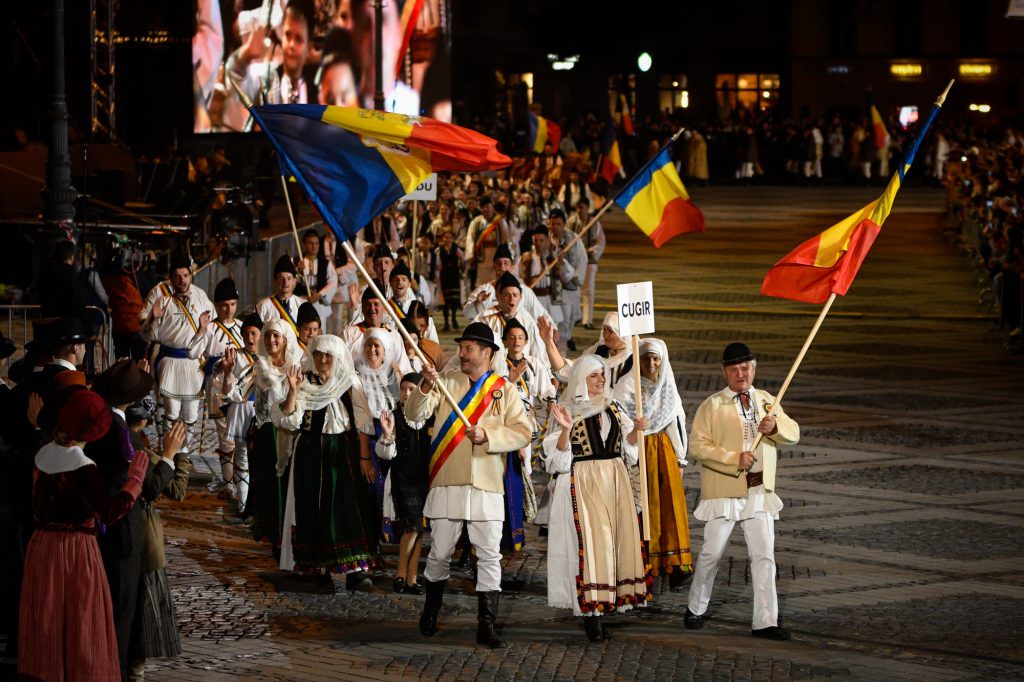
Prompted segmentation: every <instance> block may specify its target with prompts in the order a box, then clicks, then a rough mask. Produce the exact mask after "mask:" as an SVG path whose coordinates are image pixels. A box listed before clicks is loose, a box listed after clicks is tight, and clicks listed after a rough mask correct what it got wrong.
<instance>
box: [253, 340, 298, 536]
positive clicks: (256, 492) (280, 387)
mask: <svg viewBox="0 0 1024 682" xmlns="http://www.w3.org/2000/svg"><path fill="white" fill-rule="evenodd" d="M286 325H287V322H284V321H283V320H271V321H269V322H267V323H265V324H264V325H263V331H262V333H261V335H260V349H259V354H258V355H257V356H256V391H255V403H254V406H255V415H254V416H253V420H252V427H251V429H250V433H251V436H250V441H251V443H252V452H251V453H250V455H249V497H248V499H247V500H246V503H245V515H246V516H251V517H252V534H253V537H255V538H256V539H257V540H265V541H268V542H270V543H271V545H272V546H273V548H274V553H275V555H276V554H277V552H278V551H279V550H280V548H281V516H282V515H283V514H284V485H285V482H286V480H287V479H283V478H281V474H282V473H283V468H284V465H285V463H286V462H287V457H288V455H289V454H290V453H291V446H292V435H291V434H290V433H288V432H287V431H284V430H281V429H278V428H277V426H276V425H275V424H274V422H273V412H274V407H275V406H277V405H279V404H280V403H281V401H283V400H284V399H285V396H287V395H288V371H289V370H290V369H292V368H293V367H296V366H298V364H299V361H300V360H301V359H302V350H301V349H300V348H299V345H298V342H296V340H295V336H294V335H293V334H292V332H291V331H290V330H289V329H288V327H287V326H286ZM279 455H280V456H279Z"/></svg>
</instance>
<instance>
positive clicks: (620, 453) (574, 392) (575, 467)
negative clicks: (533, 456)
mask: <svg viewBox="0 0 1024 682" xmlns="http://www.w3.org/2000/svg"><path fill="white" fill-rule="evenodd" d="M603 370H604V361H603V360H601V358H599V357H597V356H595V355H585V356H583V357H581V358H579V359H578V360H577V361H576V363H575V364H574V365H573V368H572V373H571V375H570V377H569V384H568V386H567V387H566V390H565V392H564V393H563V394H562V398H561V400H560V404H561V405H562V406H564V407H565V408H566V409H567V410H568V411H569V414H570V415H571V416H572V427H571V432H570V434H571V435H570V438H569V447H568V448H567V449H565V450H561V449H559V448H558V439H559V436H560V435H561V431H562V427H561V425H559V424H557V422H554V420H552V426H551V427H549V432H548V435H547V436H546V437H545V438H544V455H543V457H544V465H545V468H546V469H547V471H548V473H551V474H557V479H556V482H555V492H554V496H553V500H552V505H551V519H550V524H549V527H548V604H549V605H550V606H554V607H556V608H567V609H570V608H571V609H572V610H573V613H574V614H576V615H577V616H580V615H584V616H598V615H602V614H606V613H611V612H615V611H624V610H628V609H630V608H633V607H634V606H643V605H644V604H645V603H646V601H647V600H648V599H649V595H648V590H647V577H646V574H645V569H644V556H643V544H642V542H641V540H640V526H639V523H638V522H637V516H636V505H635V502H634V499H633V490H632V486H631V485H630V482H629V473H628V471H627V466H632V465H633V464H635V463H636V461H637V450H636V446H635V445H630V444H629V441H628V438H627V436H628V435H629V433H631V432H632V431H633V420H632V419H630V418H629V415H628V414H626V411H625V410H624V409H622V408H621V407H620V406H619V405H617V404H616V403H615V402H613V401H611V400H610V399H609V397H608V391H607V388H606V390H605V393H604V395H596V396H592V395H590V394H589V392H588V390H587V376H588V375H589V374H591V373H593V372H598V371H603ZM588 633H589V631H588Z"/></svg>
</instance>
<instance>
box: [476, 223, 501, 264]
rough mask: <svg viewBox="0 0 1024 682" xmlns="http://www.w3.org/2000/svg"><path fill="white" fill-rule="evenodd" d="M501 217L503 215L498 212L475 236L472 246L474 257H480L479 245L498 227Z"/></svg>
mask: <svg viewBox="0 0 1024 682" xmlns="http://www.w3.org/2000/svg"><path fill="white" fill-rule="evenodd" d="M502 219H503V217H502V215H501V214H500V213H498V214H497V215H495V216H494V219H493V220H492V221H491V222H490V223H488V225H487V227H485V228H484V231H483V232H481V233H480V236H479V237H477V238H476V244H475V245H474V246H473V256H474V257H476V258H477V259H478V260H479V258H480V247H481V246H483V244H484V242H485V241H486V240H487V238H488V237H490V236H491V235H492V234H493V233H494V231H495V230H496V229H497V228H498V225H500V224H501V221H502Z"/></svg>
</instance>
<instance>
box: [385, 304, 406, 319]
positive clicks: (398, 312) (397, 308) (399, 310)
mask: <svg viewBox="0 0 1024 682" xmlns="http://www.w3.org/2000/svg"><path fill="white" fill-rule="evenodd" d="M388 303H390V304H391V307H392V308H393V309H394V311H395V315H398V319H400V320H404V319H405V311H404V310H402V306H401V305H400V304H399V303H398V301H396V300H395V299H391V300H390V301H388Z"/></svg>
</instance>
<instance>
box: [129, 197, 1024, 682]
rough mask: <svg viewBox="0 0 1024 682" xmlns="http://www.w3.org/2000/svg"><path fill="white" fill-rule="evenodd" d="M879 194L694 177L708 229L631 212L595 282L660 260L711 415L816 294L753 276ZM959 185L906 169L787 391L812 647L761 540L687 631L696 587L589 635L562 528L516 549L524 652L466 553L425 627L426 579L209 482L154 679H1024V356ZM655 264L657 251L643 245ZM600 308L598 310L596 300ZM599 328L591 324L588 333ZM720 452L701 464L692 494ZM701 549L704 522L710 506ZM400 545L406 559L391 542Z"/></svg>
mask: <svg viewBox="0 0 1024 682" xmlns="http://www.w3.org/2000/svg"><path fill="white" fill-rule="evenodd" d="M877 192H878V190H877V189H872V188H863V189H824V188H811V189H779V188H744V189H742V190H740V189H729V188H711V189H702V190H697V191H695V199H696V201H697V203H698V204H699V205H700V206H701V207H702V208H703V209H704V212H705V214H706V217H707V223H708V232H707V233H706V234H704V235H691V236H685V237H681V238H679V239H677V240H675V241H674V242H672V243H671V244H669V245H668V246H666V247H664V248H662V249H660V250H654V249H652V248H651V247H650V246H649V244H647V243H646V242H645V240H644V238H643V236H642V235H641V234H640V233H639V232H638V231H637V230H636V229H635V228H633V227H631V226H630V225H629V224H628V223H627V222H626V220H625V219H624V217H623V216H622V214H621V212H618V211H617V210H616V211H613V212H612V215H611V217H610V218H609V219H608V220H606V221H605V226H606V229H607V231H608V233H609V242H610V246H609V249H608V253H607V255H606V257H605V259H604V260H603V261H602V266H601V275H600V281H601V283H602V284H601V287H600V292H599V297H598V302H599V304H602V310H603V309H609V308H610V306H611V304H612V303H613V297H614V287H613V284H614V283H616V282H626V281H635V280H640V279H648V278H649V279H653V280H654V281H655V295H656V310H657V313H658V317H657V322H658V329H659V335H660V336H662V337H663V338H666V339H668V340H669V347H670V349H671V352H672V364H673V367H674V369H675V371H676V374H677V377H678V382H679V387H680V391H681V394H682V397H683V403H684V406H685V408H686V410H687V413H688V414H689V415H690V416H692V414H693V412H694V411H695V410H696V407H697V405H698V403H699V402H700V400H702V399H703V398H704V397H705V396H706V395H708V394H709V393H710V392H712V391H714V390H717V389H718V388H720V385H721V377H720V370H719V367H718V362H719V358H720V357H721V356H720V353H721V349H722V347H724V345H725V344H726V343H728V342H730V341H733V340H737V339H743V340H745V341H747V342H748V343H749V344H750V345H751V346H752V347H753V348H754V350H755V352H757V353H758V354H759V356H760V367H759V375H758V383H759V384H760V385H761V386H763V387H764V388H767V389H768V390H772V391H776V390H777V389H778V387H779V385H780V383H781V380H782V378H783V376H784V375H785V372H786V370H787V369H788V365H789V363H790V362H791V361H792V358H793V357H794V356H795V355H796V352H797V351H798V349H799V347H800V345H801V343H802V342H803V339H804V337H805V336H806V333H807V331H808V330H809V329H810V326H811V324H812V322H813V318H814V316H815V315H816V314H817V309H816V308H815V307H814V306H805V305H802V304H797V303H793V302H790V301H784V300H776V299H766V298H761V297H760V296H759V295H758V291H759V288H760V280H761V278H762V277H763V275H764V273H765V271H766V270H767V269H768V267H770V265H771V264H772V263H773V262H774V261H775V260H777V259H778V258H779V257H781V256H782V255H784V254H785V253H787V252H788V251H789V250H790V249H791V248H792V247H794V246H795V245H796V244H797V243H799V242H800V241H802V240H803V239H806V238H807V237H809V236H811V235H812V234H814V233H816V232H818V231H820V230H821V229H824V228H825V227H827V226H828V225H830V224H832V223H833V222H834V221H835V220H837V219H839V218H841V217H843V216H844V215H846V214H848V213H849V212H851V211H852V210H854V209H855V208H857V207H859V206H861V205H863V204H865V203H867V201H869V200H871V199H873V198H874V197H875V196H877ZM942 208H943V197H942V194H941V193H940V192H938V191H936V190H929V189H917V188H907V189H904V190H903V191H902V192H901V194H900V196H899V198H898V199H897V202H896V207H895V212H894V214H893V215H892V217H891V218H890V219H889V221H888V222H887V223H886V225H885V228H884V229H883V231H882V233H881V236H880V237H879V240H878V242H877V243H876V245H875V247H874V250H873V251H872V253H871V255H870V256H869V258H868V259H867V262H866V263H865V265H864V267H863V269H862V271H861V274H860V276H859V279H858V280H857V282H856V283H855V284H854V286H853V288H852V290H851V292H850V294H849V295H848V296H847V297H845V298H841V299H839V301H838V302H837V303H836V305H835V307H834V311H833V313H832V314H831V315H830V317H829V319H828V320H827V321H826V323H825V325H824V327H823V329H822V332H821V334H820V335H819V339H818V341H817V342H816V343H815V345H814V346H813V347H812V349H811V351H810V353H809V354H808V356H807V358H806V360H805V364H804V367H803V368H802V370H801V372H800V373H799V374H798V375H797V378H796V381H795V382H794V383H793V386H792V388H791V389H790V393H789V395H788V396H787V398H786V406H787V411H788V412H789V413H790V414H792V415H793V416H794V417H795V418H796V419H797V420H798V421H800V423H801V425H802V427H803V434H804V435H803V440H802V442H801V443H800V444H799V445H797V446H795V447H791V448H788V449H786V450H785V451H784V452H783V453H782V458H781V463H780V474H779V489H780V494H781V496H782V497H783V500H784V502H785V504H786V509H785V510H783V512H782V518H781V520H780V521H779V523H778V524H777V526H776V528H777V542H776V557H777V561H778V587H779V595H780V602H781V609H780V610H781V613H782V616H783V620H784V625H785V626H786V627H787V628H789V629H791V631H792V632H793V635H794V638H793V641H791V642H782V643H776V642H762V641H761V640H753V639H752V638H751V637H750V634H749V627H750V625H749V623H750V613H751V591H750V586H749V584H748V582H749V568H748V565H747V560H746V552H745V548H744V546H743V541H742V536H741V534H740V533H736V534H735V535H734V537H733V541H732V543H731V545H730V547H729V549H728V551H727V553H726V556H725V557H724V558H723V560H722V566H721V570H720V572H719V575H718V582H717V584H716V588H715V593H714V599H713V601H712V607H711V611H710V614H711V616H712V619H711V620H710V622H709V623H708V625H707V626H706V627H705V628H704V629H703V630H700V631H695V632H694V631H687V630H684V628H683V624H682V614H683V610H684V608H685V597H686V595H685V591H684V592H671V591H667V590H666V591H663V592H662V593H661V594H659V595H658V596H657V598H656V599H655V601H654V603H653V605H652V606H651V607H650V608H647V609H643V610H638V611H635V612H632V613H629V614H625V615H623V616H616V617H613V618H610V619H609V622H610V629H611V631H612V633H613V637H612V639H611V641H610V642H607V643H604V644H600V645H594V644H589V643H588V642H587V641H586V638H585V636H584V635H583V632H582V629H581V628H580V626H579V625H578V623H576V622H574V619H573V618H572V617H571V616H570V615H568V614H566V613H565V612H559V611H554V610H552V609H549V608H548V607H547V606H546V604H545V561H544V541H543V539H539V538H537V537H536V534H531V536H530V538H529V545H528V547H527V549H526V550H525V551H524V552H523V553H522V554H520V555H517V556H514V557H511V558H509V559H507V560H506V562H505V574H506V577H517V578H519V579H521V580H524V581H525V583H526V587H525V588H524V590H523V591H522V592H521V593H518V594H513V593H506V594H505V596H504V598H503V601H502V606H501V614H500V618H499V623H500V625H501V626H502V627H503V633H504V636H505V637H506V638H507V639H508V640H509V642H510V646H509V648H508V649H505V650H502V651H497V652H492V651H489V650H484V649H481V648H477V647H475V646H474V644H473V635H474V627H475V601H474V598H473V596H472V594H471V592H472V583H471V582H470V577H469V576H468V575H466V574H464V573H454V574H453V580H452V582H451V583H450V586H451V589H450V591H449V594H448V595H447V596H446V602H445V608H444V610H443V611H442V625H443V627H444V629H443V630H442V631H441V633H439V634H438V635H437V636H436V637H434V638H432V639H428V638H423V637H420V636H419V634H418V633H417V631H416V620H417V616H418V611H419V608H420V606H421V600H422V597H414V596H406V595H395V594H392V593H391V591H390V589H389V588H390V582H391V580H390V573H388V572H387V570H383V571H379V572H378V573H377V574H376V575H375V580H376V591H375V592H373V593H370V594H362V593H359V594H355V595H350V594H349V593H347V592H346V591H345V590H344V588H343V585H344V581H343V580H339V579H337V578H336V579H335V580H334V582H332V583H329V584H328V583H326V582H324V581H316V580H312V579H309V578H303V577H298V576H294V575H288V574H284V573H282V572H281V571H278V570H277V569H276V567H275V565H274V562H273V560H272V558H271V557H270V554H269V552H268V551H267V549H266V548H265V547H263V546H260V545H257V544H255V543H253V542H252V541H251V540H250V539H249V537H248V528H247V527H246V526H245V525H243V524H242V523H241V522H239V521H238V520H237V518H236V517H235V515H234V514H233V510H231V509H229V508H225V506H224V503H223V502H222V501H220V500H218V499H217V498H216V497H215V496H214V495H212V494H210V493H207V492H206V491H205V489H204V488H203V487H202V486H201V483H202V478H203V476H204V474H205V476H207V477H208V476H209V472H211V471H212V470H213V467H215V466H216V463H215V461H214V460H213V459H210V460H208V461H207V462H204V461H203V458H198V459H199V461H198V462H197V484H196V485H195V486H194V488H193V494H192V495H191V496H190V497H189V498H188V499H186V500H185V501H184V502H182V503H177V504H173V503H163V504H162V509H163V515H164V516H163V517H164V522H165V525H166V527H167V541H168V545H169V548H168V560H169V565H168V569H167V570H168V574H169V578H170V582H171V586H172V589H173V591H174V595H175V598H176V603H177V608H178V614H179V619H180V625H181V632H182V636H183V645H184V650H185V651H184V654H183V655H182V656H181V657H180V658H178V659H175V660H172V661H152V662H150V664H149V666H148V668H147V678H148V679H152V680H172V681H174V682H181V681H184V680H222V679H223V680H228V679H250V678H251V679H261V680H263V679H265V680H341V679H346V680H377V681H383V680H411V679H429V680H434V679H444V680H462V679H484V680H512V679H537V680H564V679H583V680H633V679H658V680H662V679H701V680H704V679H711V680H790V679H797V680H800V679H806V680H810V679H814V680H817V679H860V680H890V679H901V680H908V681H909V680H978V681H982V680H986V681H987V680H1009V679H1021V678H1022V677H1024V654H1022V653H1021V649H1020V647H1019V645H1018V644H1017V641H1018V639H1019V638H1020V636H1021V626H1022V620H1024V618H1022V615H1021V614H1022V613H1024V578H1022V574H1021V571H1020V567H1021V557H1022V555H1024V502H1022V501H1021V499H1022V498H1021V493H1022V489H1024V458H1022V456H1021V453H1022V447H1021V437H1022V436H1024V430H1022V429H1021V418H1020V415H1021V414H1022V412H1024V396H1022V394H1021V392H1020V390H1019V388H1018V387H1017V383H1018V382H1019V380H1020V379H1021V378H1022V377H1024V372H1022V371H1021V370H1022V369H1024V357H1021V356H1019V355H1018V356H1014V355H1008V354H1006V352H1005V351H1004V349H1003V348H1002V346H1001V344H1000V343H999V341H998V336H997V335H996V334H994V333H992V319H991V316H990V314H989V313H988V311H985V310H981V309H979V308H978V307H977V292H976V290H975V288H974V287H975V280H974V276H973V274H972V273H971V272H970V270H969V269H968V264H967V263H966V262H965V261H963V260H962V259H961V258H960V257H959V256H957V255H956V253H955V251H954V250H953V248H952V247H950V246H949V245H948V244H947V242H946V241H945V240H944V239H943V237H942V223H941V221H942V217H941V215H940V212H941V210H942ZM641 264H642V265H641ZM600 314H603V313H600ZM595 334H596V332H581V335H582V337H583V338H582V339H581V340H589V339H590V338H592V337H593V336H594V335H595ZM699 483H700V482H699V472H698V471H697V470H696V468H691V469H688V470H687V471H686V474H685V484H686V489H687V498H688V501H689V504H690V508H691V509H692V508H693V506H694V504H695V503H696V497H697V492H698V491H699ZM691 524H692V528H693V545H694V548H695V550H696V549H697V548H699V546H700V544H701V536H702V532H701V524H700V523H699V522H697V521H695V520H694V521H691ZM386 559H387V560H389V561H390V562H391V564H392V565H393V563H394V555H393V554H388V555H387V556H386Z"/></svg>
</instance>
